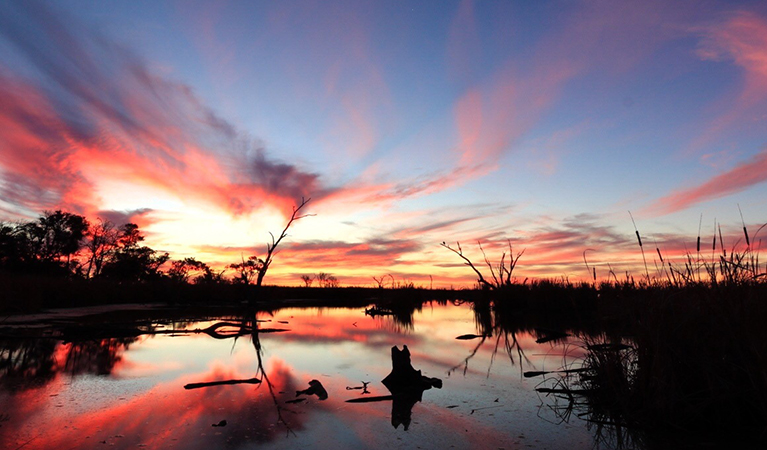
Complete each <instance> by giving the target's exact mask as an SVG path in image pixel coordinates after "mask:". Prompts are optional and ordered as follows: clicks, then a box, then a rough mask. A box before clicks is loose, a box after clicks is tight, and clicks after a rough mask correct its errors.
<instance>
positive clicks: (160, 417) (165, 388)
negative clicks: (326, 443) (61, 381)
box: [0, 361, 305, 449]
mask: <svg viewBox="0 0 767 450" xmlns="http://www.w3.org/2000/svg"><path fill="white" fill-rule="evenodd" d="M267 370H268V374H269V378H270V380H271V381H272V383H273V384H274V386H275V391H284V392H291V391H292V392H295V389H296V381H295V380H294V379H293V377H292V375H291V369H290V367H289V366H288V365H286V364H284V363H281V362H280V361H270V366H269V368H268V369H267ZM238 377H241V374H238V373H235V372H234V371H231V370H227V369H226V368H223V367H218V368H216V369H214V370H211V371H210V372H208V373H206V374H201V375H185V376H183V377H181V378H179V379H176V380H173V381H172V382H169V383H163V384H158V385H156V386H154V387H153V388H151V389H149V390H148V391H146V392H143V393H140V394H136V395H134V396H133V397H131V398H127V396H126V397H120V394H119V393H117V392H115V393H114V398H112V401H111V402H110V405H109V406H106V407H98V408H92V409H88V410H86V411H82V409H83V408H82V407H72V406H70V405H67V406H68V407H67V408H65V409H58V410H56V412H57V414H54V415H53V416H52V417H49V416H51V414H50V413H49V411H50V409H52V408H55V405H56V404H57V403H59V402H66V401H68V399H69V398H72V399H73V400H77V396H78V395H80V394H78V393H76V392H72V391H71V389H72V388H71V386H58V388H60V389H61V390H60V391H57V392H56V394H55V395H57V396H60V397H62V398H60V399H57V398H55V397H50V395H52V394H50V393H49V392H47V391H44V390H40V391H37V392H36V394H35V395H38V396H39V398H35V399H32V398H24V397H23V396H18V397H16V396H11V397H9V399H8V400H10V402H9V403H4V404H5V405H19V406H23V405H35V407H34V408H29V407H22V408H21V409H20V411H22V412H23V416H21V415H19V416H17V414H18V413H16V412H15V413H14V416H12V421H11V422H9V423H8V425H9V426H13V427H14V428H13V429H14V430H16V431H14V433H15V434H13V435H11V434H4V435H0V447H2V448H15V447H16V446H17V445H14V444H13V442H15V441H12V439H13V438H14V436H22V435H24V434H25V433H22V432H19V430H22V431H24V428H25V425H27V426H29V425H30V424H33V423H37V422H41V421H45V423H44V430H45V433H44V434H43V435H40V436H38V437H37V438H36V439H34V440H33V441H32V442H31V443H30V444H29V445H28V446H27V447H25V448H40V449H43V448H46V449H47V448H93V446H95V445H96V444H97V443H98V442H100V441H102V440H105V441H106V443H107V444H111V445H116V446H118V447H120V448H131V447H132V448H135V447H136V446H139V445H142V446H146V447H148V448H166V447H169V446H172V445H175V446H181V447H183V448H190V449H209V448H220V447H222V446H224V444H227V445H234V446H237V445H242V444H244V443H247V442H269V441H271V440H273V439H275V438H283V437H284V433H285V428H284V427H282V426H281V425H280V426H275V423H276V421H277V412H276V410H275V406H274V403H273V402H272V399H271V397H270V396H269V395H268V393H267V391H266V386H264V387H260V386H255V387H254V386H252V385H234V386H219V387H211V388H203V389H197V390H194V391H186V390H184V389H183V388H182V386H183V385H184V384H186V383H188V382H204V381H217V380H221V379H232V378H238ZM82 401H85V399H82ZM78 410H80V411H78ZM15 411H19V410H15ZM284 418H285V419H286V422H287V423H288V425H289V426H290V427H291V429H293V430H300V429H302V428H303V426H304V425H303V421H304V418H305V416H302V415H300V414H284ZM224 419H225V420H226V421H227V426H226V427H225V428H221V429H215V428H212V427H211V424H213V423H218V422H219V421H221V420H224ZM17 420H24V423H23V424H22V423H16V421H17ZM26 433H32V432H31V431H29V430H26ZM85 436H89V437H88V438H85Z"/></svg>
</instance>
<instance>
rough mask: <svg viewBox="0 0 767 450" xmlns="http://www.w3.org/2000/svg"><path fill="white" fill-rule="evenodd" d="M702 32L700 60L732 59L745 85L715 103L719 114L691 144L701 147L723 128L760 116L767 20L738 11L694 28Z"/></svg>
mask: <svg viewBox="0 0 767 450" xmlns="http://www.w3.org/2000/svg"><path fill="white" fill-rule="evenodd" d="M695 31H698V32H700V33H701V34H702V38H701V41H700V44H699V47H698V49H697V54H698V56H699V57H700V58H701V59H704V60H710V61H731V62H732V63H734V64H735V65H736V66H738V67H739V68H740V69H741V70H742V72H743V81H742V85H741V86H738V88H737V89H738V90H739V92H738V93H737V94H736V95H735V96H734V99H732V97H733V96H729V95H728V96H727V97H726V98H723V99H721V100H720V101H719V102H717V104H716V109H717V111H723V112H721V113H719V114H718V115H717V116H716V117H715V118H714V119H712V120H711V121H710V122H709V123H708V124H707V125H706V126H705V127H704V129H705V131H704V132H703V133H701V135H700V136H699V137H698V138H696V139H695V140H694V141H693V143H692V144H691V148H692V149H698V148H700V147H702V146H704V145H705V144H707V143H709V142H710V141H712V140H713V139H714V138H715V137H716V136H717V135H719V134H721V133H722V132H723V131H724V130H726V129H728V128H732V127H733V126H735V125H737V124H738V123H739V122H743V121H749V120H751V117H752V116H754V115H761V111H762V110H763V105H764V101H765V100H767V19H765V18H764V17H762V16H760V15H758V14H756V13H753V12H749V11H738V12H736V13H734V14H731V15H729V16H728V17H727V19H726V20H724V21H722V22H719V23H716V24H714V25H712V26H709V27H706V28H702V29H695Z"/></svg>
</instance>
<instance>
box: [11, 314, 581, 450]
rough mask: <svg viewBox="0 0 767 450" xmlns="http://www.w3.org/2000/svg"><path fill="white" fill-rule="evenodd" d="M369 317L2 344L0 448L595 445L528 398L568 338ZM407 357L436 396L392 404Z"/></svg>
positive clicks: (419, 318) (161, 325)
mask: <svg viewBox="0 0 767 450" xmlns="http://www.w3.org/2000/svg"><path fill="white" fill-rule="evenodd" d="M367 312H368V313H369V314H366V310H365V309H363V308H351V309H345V308H288V309H280V310H277V311H274V312H271V313H264V312H259V313H257V314H256V315H255V317H253V316H251V317H245V318H243V317H237V316H235V315H225V316H221V317H207V318H205V320H191V321H190V320H182V319H174V320H169V319H167V318H165V319H163V320H158V321H155V322H152V323H151V324H149V325H148V327H149V329H151V332H150V333H149V334H139V335H136V334H137V333H131V330H123V329H120V326H124V325H113V326H111V327H112V328H111V330H103V329H99V328H93V327H91V328H86V329H87V330H89V331H88V332H87V333H89V334H88V336H84V335H83V333H84V332H83V331H82V329H80V330H78V331H73V330H71V329H69V328H67V327H66V326H63V327H60V328H59V329H63V330H64V332H63V336H61V337H60V338H57V339H52V338H39V337H38V338H25V339H22V338H18V337H15V338H12V339H11V338H9V339H4V340H3V341H2V345H3V348H2V367H0V376H2V384H1V386H0V405H2V406H1V407H0V408H2V409H1V410H0V420H1V421H0V448H8V449H17V448H18V449H21V448H23V449H47V448H61V449H64V448H66V449H70V448H72V449H79V448H83V449H84V448H100V447H102V446H103V448H183V449H209V448H232V449H249V448H259V449H261V448H263V449H271V448H319V449H325V448H329V449H336V448H456V449H462V448H465V449H471V448H483V449H484V448H505V449H514V448H536V449H546V448H565V447H566V448H570V449H580V448H583V449H586V448H592V447H593V446H594V437H593V436H592V433H591V432H590V431H589V430H588V429H587V422H585V421H584V420H581V419H579V418H578V417H576V416H575V415H573V416H572V417H569V420H568V421H566V422H562V420H561V417H560V416H558V415H557V414H556V411H554V410H553V409H552V407H551V406H552V405H551V402H550V401H549V399H548V398H547V397H546V395H545V394H541V393H539V392H536V391H535V388H536V386H538V385H539V383H541V379H540V377H535V378H525V377H524V376H523V372H528V371H547V370H556V369H558V368H561V367H563V365H565V364H566V363H567V361H568V359H567V358H565V357H564V356H563V355H564V354H567V355H568V358H569V359H570V360H573V359H577V357H578V351H579V349H580V347H579V346H578V343H577V342H570V343H568V341H567V339H568V338H563V339H559V340H557V341H555V342H556V343H554V342H545V343H536V340H537V339H540V333H534V332H529V333H528V332H516V333H513V334H510V333H500V335H499V333H497V332H496V333H494V334H492V335H486V336H484V337H483V336H482V335H481V334H482V333H483V332H482V326H481V325H478V321H477V319H476V315H475V313H474V312H473V310H472V308H471V306H469V305H453V304H442V305H440V304H436V303H431V304H429V303H427V304H425V305H423V306H422V307H420V308H417V309H416V310H415V311H414V312H413V314H412V316H409V317H408V318H407V319H406V320H402V319H401V318H398V317H397V316H396V315H389V314H387V312H386V311H378V310H368V311H367ZM254 319H255V320H254ZM60 321H61V322H62V323H65V322H66V321H65V320H63V319H60ZM108 331H111V333H109V332H108ZM143 331H147V330H146V329H143ZM41 333H42V331H41ZM78 333H79V334H78ZM477 335H479V336H477ZM103 336H109V337H103ZM114 336H122V337H114ZM459 336H461V337H463V339H456V338H457V337H459ZM571 339H572V338H571ZM404 346H407V349H408V351H409V353H410V359H411V361H410V362H411V364H412V367H413V368H414V369H415V370H420V371H421V375H422V377H424V379H426V378H429V379H431V378H437V379H439V380H441V388H439V387H436V386H435V387H432V388H428V389H426V388H425V386H423V385H422V386H420V387H418V386H416V387H407V388H406V389H405V391H403V392H406V394H407V395H404V394H402V393H401V392H395V389H389V388H388V387H387V386H386V385H384V384H383V383H382V380H383V379H384V378H386V377H387V375H389V373H390V372H392V367H393V362H394V361H393V355H392V347H396V348H397V349H398V350H402V349H403V348H404ZM313 380H316V381H318V382H319V383H312V384H310V382H312V381H313ZM316 385H319V386H321V389H320V390H318V389H315V386H316ZM322 391H324V392H325V393H326V397H327V398H324V397H325V395H323V392H322ZM349 400H352V401H353V402H349Z"/></svg>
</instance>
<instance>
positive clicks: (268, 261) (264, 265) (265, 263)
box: [256, 198, 314, 286]
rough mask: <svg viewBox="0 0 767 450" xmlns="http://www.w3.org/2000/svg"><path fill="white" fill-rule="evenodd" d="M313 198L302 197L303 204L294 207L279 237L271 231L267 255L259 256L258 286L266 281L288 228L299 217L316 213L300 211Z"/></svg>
mask: <svg viewBox="0 0 767 450" xmlns="http://www.w3.org/2000/svg"><path fill="white" fill-rule="evenodd" d="M310 200H311V198H307V199H304V198H301V204H300V205H298V206H294V207H293V214H291V215H290V219H289V220H288V223H287V224H286V225H285V228H283V229H282V233H280V236H279V237H278V238H275V237H274V234H272V233H271V232H270V233H269V234H270V235H271V236H272V242H271V243H269V244H266V257H265V258H264V259H260V258H259V260H258V261H259V262H260V265H259V267H258V275H257V276H256V286H261V283H262V282H263V281H264V277H265V276H266V271H267V270H269V266H271V265H272V258H274V250H275V249H276V248H277V246H278V245H279V244H280V242H282V240H283V239H284V238H285V237H286V236H287V235H288V228H290V226H291V225H293V222H295V221H296V220H298V219H303V218H304V217H307V216H313V215H314V214H304V215H301V214H299V212H300V211H301V209H302V208H303V207H304V206H306V204H307V203H309V201H310Z"/></svg>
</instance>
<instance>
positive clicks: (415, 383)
mask: <svg viewBox="0 0 767 450" xmlns="http://www.w3.org/2000/svg"><path fill="white" fill-rule="evenodd" d="M391 365H392V370H391V373H389V375H387V376H386V378H384V379H383V380H382V383H383V384H384V386H386V388H387V389H388V390H389V392H391V393H392V400H393V401H392V416H391V424H392V426H394V428H397V427H398V426H399V425H400V424H402V425H403V426H404V428H405V430H407V429H408V427H410V422H411V416H412V410H413V406H415V404H416V403H417V402H420V401H421V398H422V396H423V391H425V390H427V389H431V388H433V387H435V388H437V389H441V388H442V380H440V379H439V378H429V377H426V376H423V375H421V371H420V370H415V369H414V368H413V366H412V364H411V363H410V350H408V348H407V345H403V346H402V350H400V349H398V348H397V346H396V345H395V346H394V347H392V348H391Z"/></svg>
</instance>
